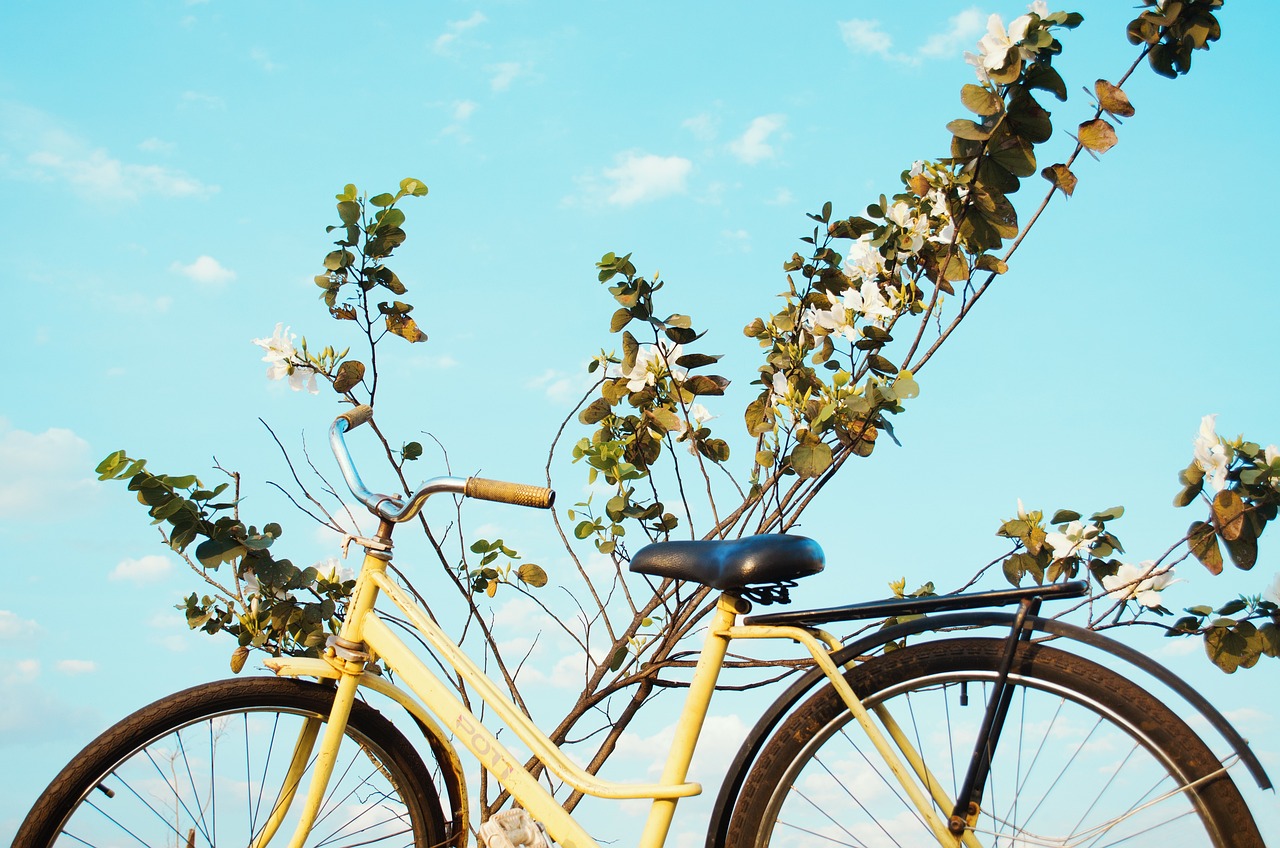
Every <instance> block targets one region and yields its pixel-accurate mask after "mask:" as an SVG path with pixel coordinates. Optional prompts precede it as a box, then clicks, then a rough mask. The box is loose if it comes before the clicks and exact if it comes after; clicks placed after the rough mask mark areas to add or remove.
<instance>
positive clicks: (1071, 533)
mask: <svg viewBox="0 0 1280 848" xmlns="http://www.w3.org/2000/svg"><path fill="white" fill-rule="evenodd" d="M1097 535H1098V528H1097V527H1095V526H1094V525H1092V524H1082V523H1080V522H1079V521H1072V522H1070V523H1069V524H1067V526H1066V527H1065V528H1063V529H1062V531H1061V532H1055V533H1046V534H1045V537H1044V541H1045V544H1047V545H1048V546H1049V547H1051V548H1053V558H1054V559H1066V558H1067V557H1072V556H1083V555H1085V554H1087V553H1089V549H1090V548H1092V547H1093V540H1094V538H1095V537H1096V536H1097Z"/></svg>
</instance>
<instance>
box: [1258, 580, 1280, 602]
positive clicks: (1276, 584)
mask: <svg viewBox="0 0 1280 848" xmlns="http://www.w3.org/2000/svg"><path fill="white" fill-rule="evenodd" d="M1262 597H1263V598H1265V599H1266V600H1268V601H1270V602H1271V603H1273V604H1280V574H1277V575H1276V579H1275V580H1272V581H1271V585H1270V586H1268V587H1267V588H1266V589H1265V590H1264V591H1263V593H1262Z"/></svg>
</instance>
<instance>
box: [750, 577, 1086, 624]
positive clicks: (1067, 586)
mask: <svg viewBox="0 0 1280 848" xmlns="http://www.w3.org/2000/svg"><path fill="white" fill-rule="evenodd" d="M1088 593H1089V583H1088V582H1087V581H1085V580H1072V581H1069V582H1066V583H1052V584H1050V585H1048V586H1028V587H1026V588H1018V589H996V590H994V591H991V592H969V593H968V594H964V595H935V596H933V597H928V598H889V599H887V600H883V601H868V602H865V603H860V604H846V605H845V606H842V607H827V608H825V609H816V610H788V611H786V612H771V613H768V614H766V615H750V616H747V617H746V618H745V619H743V622H742V623H743V624H762V625H775V626H792V627H812V626H814V625H817V624H825V623H827V622H831V621H859V620H861V619H867V618H889V617H891V616H903V615H926V614H928V613H931V612H941V611H944V610H962V609H979V608H983V607H1004V606H1009V605H1010V604H1018V603H1021V602H1022V601H1023V600H1024V599H1027V598H1040V599H1042V600H1046V601H1048V600H1053V599H1056V598H1080V597H1083V596H1084V595H1087V594H1088Z"/></svg>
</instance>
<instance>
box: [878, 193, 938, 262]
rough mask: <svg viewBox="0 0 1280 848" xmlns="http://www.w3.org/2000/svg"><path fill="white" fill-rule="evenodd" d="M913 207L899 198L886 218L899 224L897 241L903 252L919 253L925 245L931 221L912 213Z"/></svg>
mask: <svg viewBox="0 0 1280 848" xmlns="http://www.w3.org/2000/svg"><path fill="white" fill-rule="evenodd" d="M911 213H912V210H911V207H910V206H908V205H907V204H906V203H904V202H903V201H901V200H899V201H898V202H897V203H895V204H893V206H891V207H890V208H889V212H888V214H887V215H885V218H886V219H887V220H889V221H892V222H893V223H895V224H897V225H898V230H899V233H898V238H897V243H898V245H899V246H900V247H901V248H902V250H901V252H903V253H917V252H918V251H919V250H920V248H921V247H923V246H924V239H925V234H926V233H928V232H929V221H928V219H927V218H925V216H923V215H913V214H911Z"/></svg>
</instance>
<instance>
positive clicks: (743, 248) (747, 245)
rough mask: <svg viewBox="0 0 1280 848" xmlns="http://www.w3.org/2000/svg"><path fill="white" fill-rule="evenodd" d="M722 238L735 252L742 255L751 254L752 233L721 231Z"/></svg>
mask: <svg viewBox="0 0 1280 848" xmlns="http://www.w3.org/2000/svg"><path fill="white" fill-rule="evenodd" d="M720 238H722V239H724V241H725V243H726V244H728V245H730V246H731V247H732V248H733V249H734V250H737V251H740V252H742V253H750V252H751V233H749V232H747V231H746V230H741V229H739V230H721V231H720Z"/></svg>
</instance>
